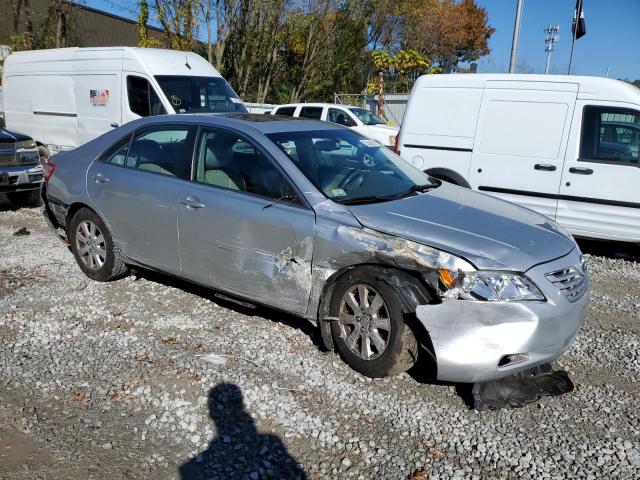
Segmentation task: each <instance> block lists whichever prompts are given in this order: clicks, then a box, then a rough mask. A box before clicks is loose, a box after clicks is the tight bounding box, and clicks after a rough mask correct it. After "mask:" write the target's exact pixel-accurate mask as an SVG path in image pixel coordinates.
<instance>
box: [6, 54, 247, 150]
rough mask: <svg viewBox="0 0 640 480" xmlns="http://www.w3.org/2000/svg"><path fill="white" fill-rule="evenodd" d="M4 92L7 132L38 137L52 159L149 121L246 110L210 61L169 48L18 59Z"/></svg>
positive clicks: (12, 60) (9, 62)
mask: <svg viewBox="0 0 640 480" xmlns="http://www.w3.org/2000/svg"><path fill="white" fill-rule="evenodd" d="M3 90H4V95H3V97H4V116H5V122H6V124H7V127H8V128H10V129H12V130H17V131H20V132H24V133H25V134H27V135H29V136H31V137H33V138H34V139H35V140H36V142H38V144H39V145H42V146H45V147H46V148H47V149H48V151H49V152H48V153H55V152H57V151H60V150H68V149H71V148H75V147H77V146H79V145H82V144H83V143H85V142H88V141H89V140H92V139H94V138H95V137H97V136H99V135H100V134H102V133H104V132H106V131H108V130H110V129H112V128H116V127H118V126H119V125H122V124H123V123H126V122H129V121H131V120H134V119H136V118H140V117H144V116H148V115H160V114H164V113H208V112H246V111H247V110H246V109H245V107H244V105H243V104H242V102H241V101H240V99H239V98H238V96H237V95H236V94H235V92H234V91H233V90H232V89H231V87H230V86H229V85H228V84H227V82H226V81H225V80H224V78H222V76H221V75H220V74H219V73H218V71H217V70H216V69H215V68H213V67H212V66H211V64H209V63H208V62H207V61H206V60H205V59H203V58H202V57H200V56H199V55H196V54H195V53H191V52H180V51H175V50H164V49H151V48H130V47H109V48H61V49H52V50H35V51H28V52H18V53H13V54H11V55H9V57H7V59H6V60H5V62H4V72H3ZM45 153H46V152H45Z"/></svg>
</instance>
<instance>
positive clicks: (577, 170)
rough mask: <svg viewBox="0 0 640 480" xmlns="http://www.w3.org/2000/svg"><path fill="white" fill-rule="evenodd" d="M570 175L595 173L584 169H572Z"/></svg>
mask: <svg viewBox="0 0 640 480" xmlns="http://www.w3.org/2000/svg"><path fill="white" fill-rule="evenodd" d="M569 173H576V174H578V175H591V174H592V173H593V170H591V169H590V168H584V167H571V168H570V169H569Z"/></svg>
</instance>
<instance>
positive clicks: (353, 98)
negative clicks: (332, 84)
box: [333, 93, 409, 127]
mask: <svg viewBox="0 0 640 480" xmlns="http://www.w3.org/2000/svg"><path fill="white" fill-rule="evenodd" d="M408 101H409V94H408V93H388V94H386V95H385V96H384V106H383V111H382V112H379V111H378V110H379V109H378V95H368V94H363V93H335V94H334V95H333V102H334V103H338V104H342V105H353V106H355V107H362V108H364V109H366V110H369V111H370V112H372V113H375V114H376V115H378V116H379V117H382V118H384V119H385V120H387V121H388V122H389V123H390V124H392V125H395V126H398V127H399V126H400V125H401V124H402V119H403V118H404V112H405V110H406V109H407V102H408Z"/></svg>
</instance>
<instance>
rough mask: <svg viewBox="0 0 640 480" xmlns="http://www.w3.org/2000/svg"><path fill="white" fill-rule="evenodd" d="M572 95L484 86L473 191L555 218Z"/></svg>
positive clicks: (570, 89)
mask: <svg viewBox="0 0 640 480" xmlns="http://www.w3.org/2000/svg"><path fill="white" fill-rule="evenodd" d="M552 89H553V90H552ZM576 93H577V84H570V83H567V84H550V83H546V82H510V81H496V82H487V84H486V86H485V90H484V94H483V97H482V105H481V109H480V121H479V124H478V129H477V133H476V139H475V142H474V147H473V154H472V158H471V170H470V174H469V183H470V184H471V187H472V188H474V189H477V190H480V191H482V192H486V193H489V194H491V195H495V196H498V197H500V198H504V199H505V200H508V201H511V202H514V203H518V204H520V205H523V206H526V207H529V208H531V209H533V210H536V211H538V212H540V213H542V214H544V215H547V216H549V217H551V218H555V215H556V207H557V202H558V200H557V196H558V191H559V189H560V179H561V176H562V165H563V160H564V154H565V149H566V145H567V138H568V134H569V126H570V124H571V117H572V113H573V108H574V104H575V100H576Z"/></svg>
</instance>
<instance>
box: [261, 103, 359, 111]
mask: <svg viewBox="0 0 640 480" xmlns="http://www.w3.org/2000/svg"><path fill="white" fill-rule="evenodd" d="M298 105H300V106H301V107H332V108H335V107H342V108H362V107H357V106H355V105H345V104H343V103H320V102H310V103H284V104H282V105H276V106H275V107H273V110H275V109H278V108H281V107H297V106H298Z"/></svg>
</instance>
